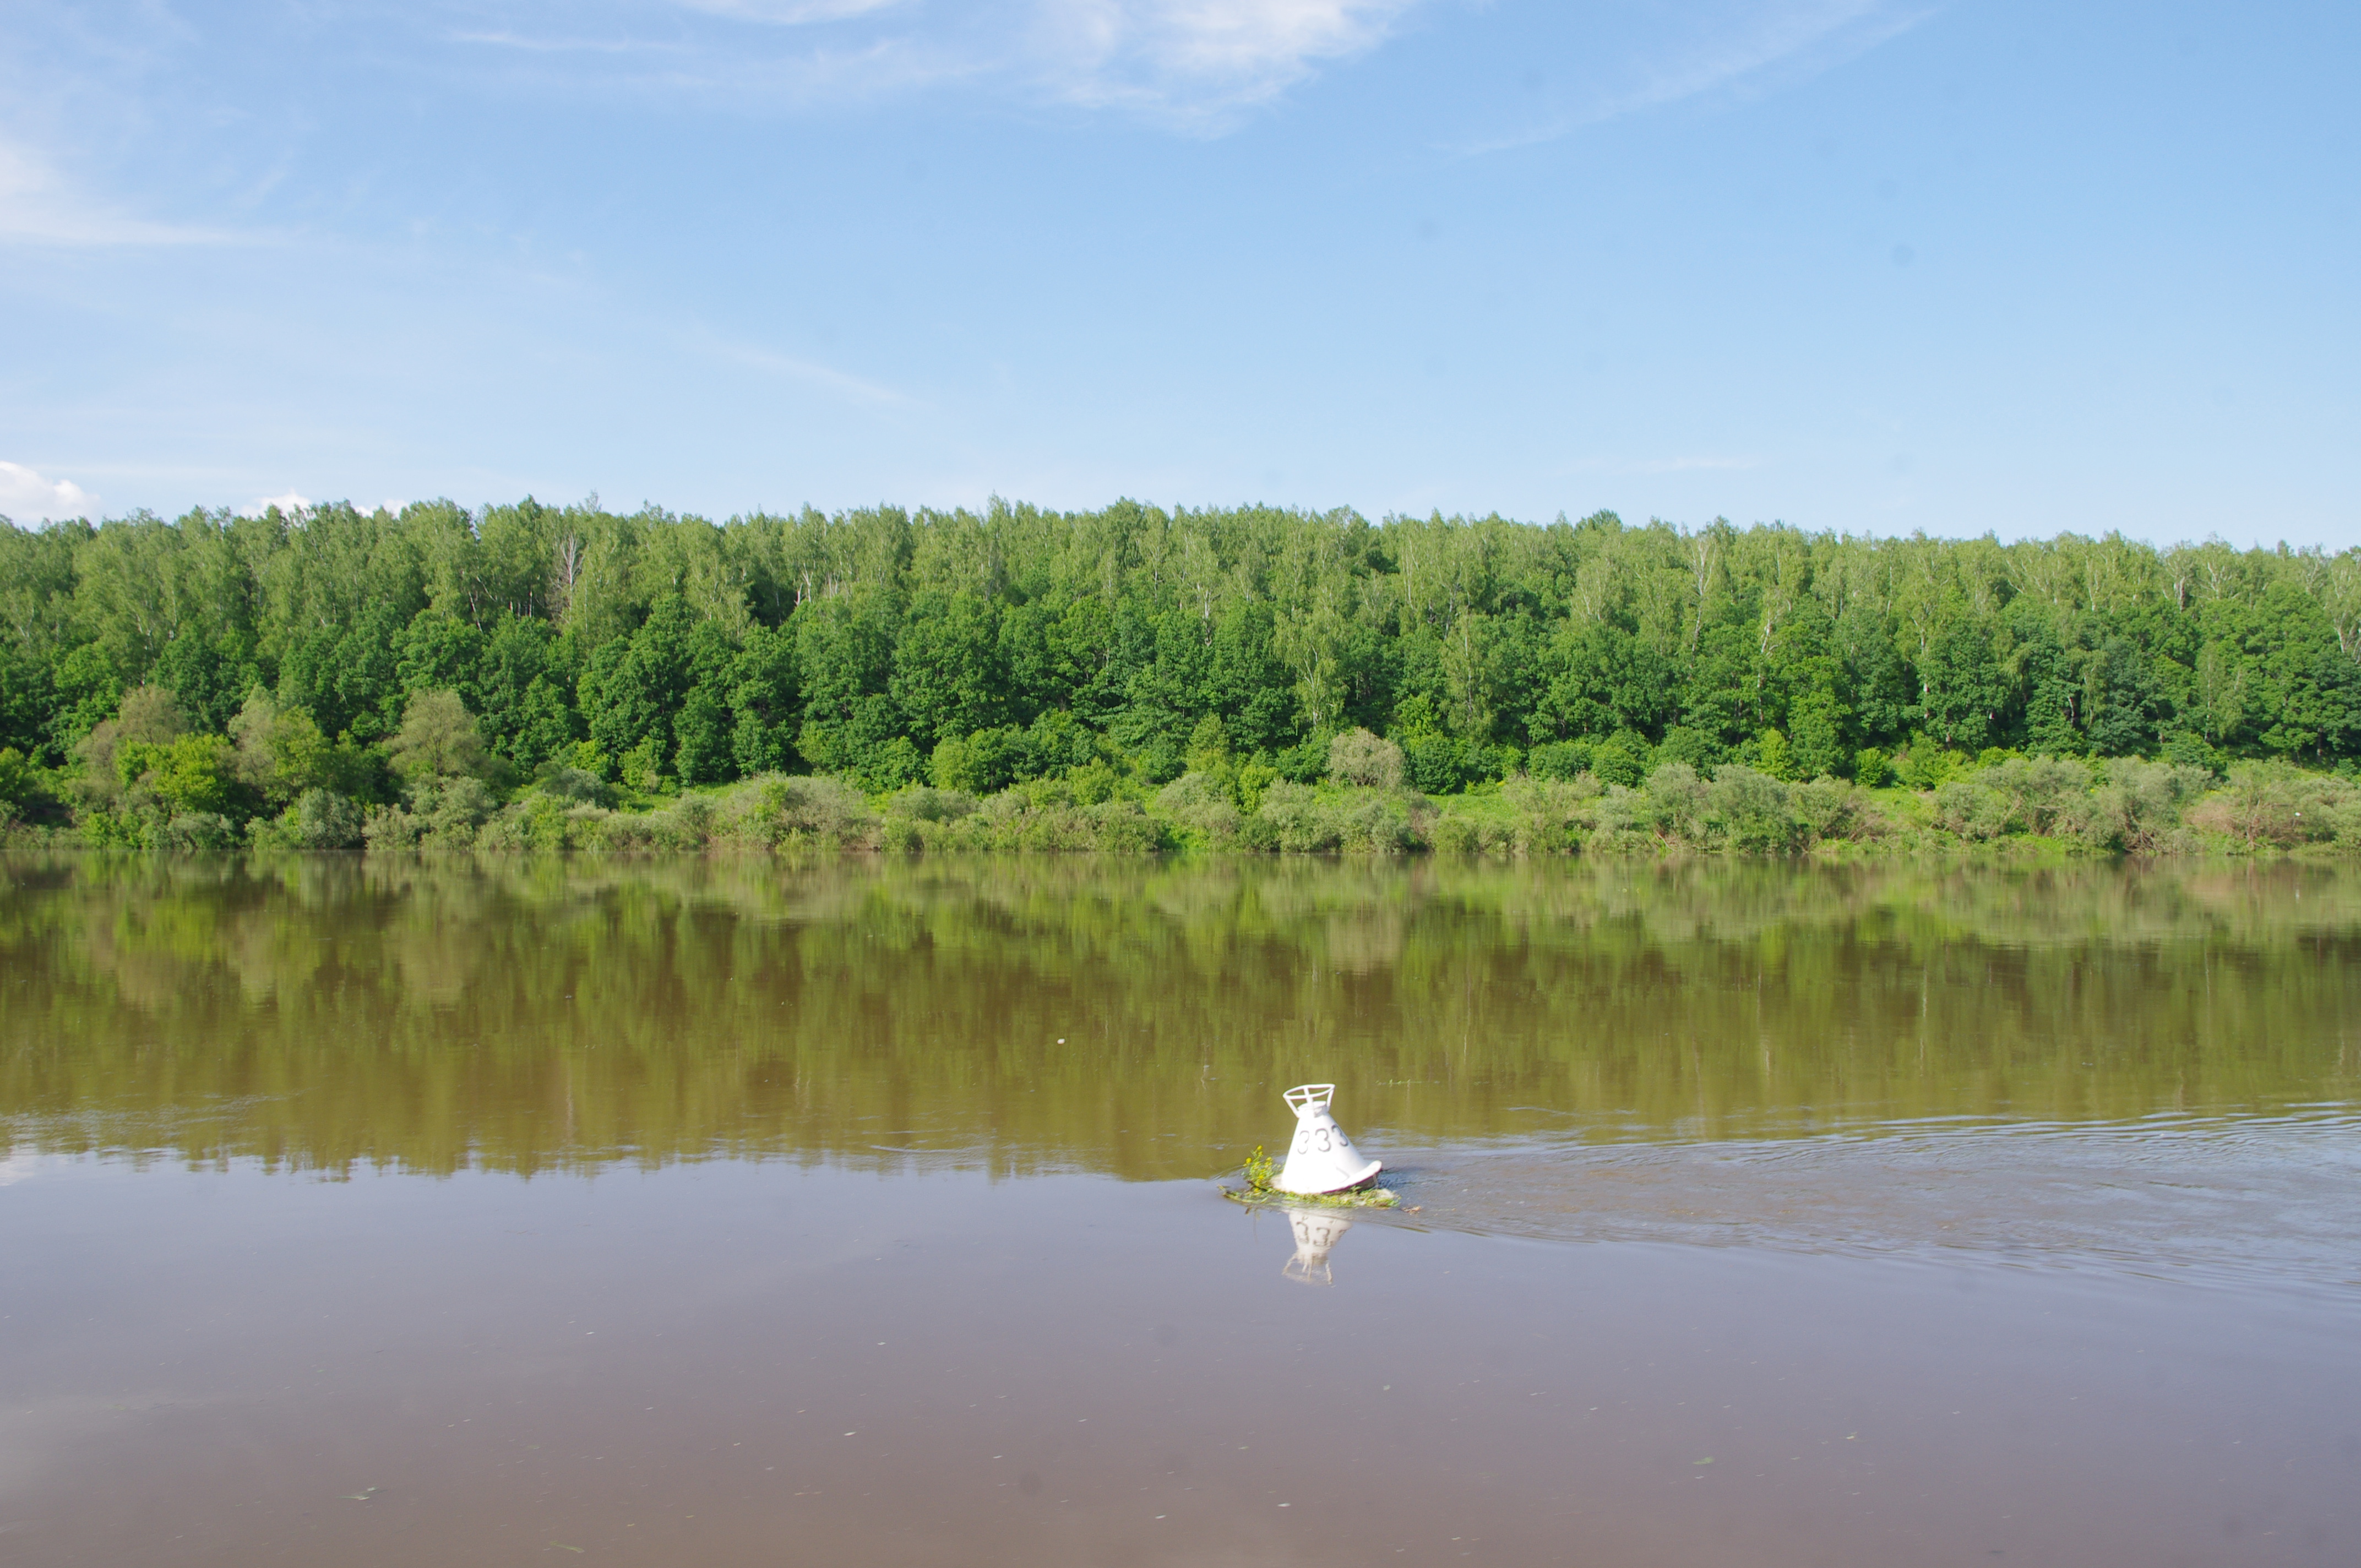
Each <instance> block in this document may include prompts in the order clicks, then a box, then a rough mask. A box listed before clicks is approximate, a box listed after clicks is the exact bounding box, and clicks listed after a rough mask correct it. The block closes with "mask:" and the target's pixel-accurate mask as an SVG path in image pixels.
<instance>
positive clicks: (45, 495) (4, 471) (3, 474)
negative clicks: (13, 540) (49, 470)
mask: <svg viewBox="0 0 2361 1568" xmlns="http://www.w3.org/2000/svg"><path fill="white" fill-rule="evenodd" d="M97 515H98V498H97V497H96V496H93V495H92V494H91V493H90V492H89V491H88V490H85V489H83V488H82V487H81V486H80V485H77V484H75V483H74V482H73V481H72V480H71V479H50V478H46V477H42V476H41V475H39V474H37V473H35V472H34V471H33V470H32V469H30V468H27V467H26V466H24V465H23V464H21V463H0V517H7V518H14V519H15V520H16V521H18V522H46V521H49V520H50V519H52V518H62V517H96V516H97Z"/></svg>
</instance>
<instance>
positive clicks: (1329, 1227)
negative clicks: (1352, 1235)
mask: <svg viewBox="0 0 2361 1568" xmlns="http://www.w3.org/2000/svg"><path fill="white" fill-rule="evenodd" d="M1287 1223H1288V1224H1289V1226H1290V1228H1291V1229H1293V1231H1294V1232H1295V1255H1294V1256H1293V1257H1290V1258H1289V1259H1288V1260H1287V1261H1286V1262H1285V1263H1282V1264H1280V1265H1279V1273H1281V1274H1282V1275H1285V1276H1286V1277H1288V1278H1290V1279H1292V1280H1295V1281H1296V1282H1297V1283H1299V1284H1302V1285H1334V1284H1335V1283H1336V1276H1335V1274H1334V1271H1332V1270H1331V1269H1330V1268H1329V1266H1328V1252H1329V1249H1330V1248H1332V1247H1334V1245H1336V1244H1337V1243H1338V1242H1339V1241H1342V1240H1343V1239H1344V1236H1345V1232H1346V1231H1349V1230H1351V1229H1352V1228H1353V1222H1352V1221H1350V1220H1348V1219H1346V1218H1345V1216H1344V1215H1342V1214H1339V1213H1337V1212H1335V1211H1334V1210H1333V1209H1290V1210H1288V1211H1287Z"/></svg>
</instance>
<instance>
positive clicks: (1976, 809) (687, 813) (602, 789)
mask: <svg viewBox="0 0 2361 1568" xmlns="http://www.w3.org/2000/svg"><path fill="white" fill-rule="evenodd" d="M1371 739H1372V740H1373V738H1371ZM1367 749H1369V750H1373V751H1374V752H1375V757H1376V761H1375V762H1374V764H1370V765H1359V762H1366V759H1359V760H1357V761H1356V758H1355V757H1353V756H1347V755H1343V752H1344V751H1345V750H1347V748H1344V747H1340V765H1339V766H1337V767H1335V768H1334V769H1332V770H1331V777H1329V778H1328V779H1326V780H1324V781H1323V782H1321V783H1319V784H1296V783H1293V782H1291V781H1289V780H1286V779H1281V778H1275V777H1269V776H1267V775H1263V774H1260V773H1257V770H1255V769H1253V768H1252V767H1251V766H1249V767H1246V768H1243V769H1241V768H1231V767H1219V768H1215V769H1212V770H1201V771H1196V772H1191V773H1184V774H1182V775H1181V776H1180V778H1178V779H1176V780H1174V781H1172V782H1170V783H1169V784H1163V785H1161V786H1152V785H1148V784H1139V783H1137V782H1134V781H1128V780H1125V779H1122V778H1119V777H1116V776H1115V775H1112V774H1110V773H1104V772H1103V771H1102V772H1097V773H1093V772H1090V771H1087V770H1076V771H1075V773H1073V774H1071V775H1069V776H1067V777H1064V778H1059V779H1045V780H1037V781H1034V782H1032V783H1028V784H1019V785H1016V786H1014V787H1011V788H1008V789H1005V790H1002V791H999V792H997V793H994V794H990V795H976V794H969V793H966V792H962V791H959V790H948V789H936V788H931V787H927V786H923V785H912V786H908V787H906V788H903V789H901V790H897V791H894V792H891V793H884V794H873V793H865V792H863V791H862V789H860V788H859V787H858V786H857V785H856V784H853V783H851V781H849V780H847V779H843V778H840V777H831V776H786V775H778V774H769V775H763V776H759V777H756V778H752V779H747V780H742V781H740V782H738V783H735V784H728V785H724V786H720V787H718V788H710V789H697V790H688V791H686V792H682V793H678V794H673V795H631V794H629V793H628V792H620V791H617V790H616V789H614V788H613V787H612V786H609V785H606V784H601V783H600V782H599V781H598V780H597V779H595V778H594V777H592V776H590V775H588V774H587V773H580V772H577V771H576V770H572V769H565V768H560V769H556V770H553V771H551V772H549V773H545V774H544V776H543V777H542V778H541V779H539V780H536V781H534V782H533V783H532V784H527V785H525V786H523V787H522V788H518V789H514V790H512V791H508V792H502V791H499V790H496V789H495V788H494V787H493V786H492V785H490V784H487V783H486V782H484V781H483V780H480V779H478V778H474V777H470V776H465V775H462V776H456V777H425V778H421V779H419V780H417V781H415V782H413V783H412V784H411V785H410V787H409V788H408V789H407V790H406V791H405V792H404V794H403V796H402V798H401V800H400V801H399V802H398V803H395V804H391V805H387V806H375V807H369V808H366V809H364V808H363V807H361V806H357V805H356V804H355V803H353V802H352V801H350V800H346V799H344V798H342V797H339V796H336V795H332V794H330V793H328V792H325V791H312V792H307V793H306V794H305V795H302V797H301V798H299V799H298V800H296V801H295V802H293V803H292V804H291V805H290V806H288V807H287V808H286V809H285V810H284V811H283V812H282V813H280V815H279V816H278V817H257V818H255V819H253V820H252V821H251V822H250V823H248V824H247V825H246V826H245V827H244V828H243V829H241V828H238V827H237V826H236V825H234V824H233V823H231V822H230V821H228V820H227V819H225V818H223V817H218V816H209V815H207V814H203V813H181V814H179V815H164V814H162V813H160V812H157V811H155V810H153V809H150V810H149V812H148V816H147V817H145V818H142V817H137V816H127V815H126V814H125V813H122V812H116V813H112V814H92V816H91V817H87V818H85V819H83V820H82V821H75V820H72V819H71V818H66V819H53V820H51V821H49V822H48V823H46V824H44V823H38V822H28V821H26V820H23V819H18V820H16V821H15V822H13V823H12V824H9V825H8V826H7V827H6V828H5V836H6V837H7V839H9V840H10V841H12V842H15V843H17V844H48V845H55V846H67V845H88V846H93V847H121V848H137V849H148V850H229V849H237V848H247V847H251V848H283V849H367V850H370V851H372V852H376V853H393V852H401V851H443V850H605V851H620V852H635V851H636V852H675V853H677V852H691V853H703V852H721V851H751V852H765V853H767V852H774V851H779V850H793V849H796V848H813V849H832V850H884V851H901V852H912V851H920V852H938V853H939V852H956V851H1005V850H1031V851H1044V850H1046V851H1093V852H1100V853H1117V854H1154V853H1161V852H1171V851H1182V852H1186V851H1198V852H1211V853H1246V854H1322V853H1344V854H1366V855H1402V854H1413V853H1421V852H1427V851H1437V852H1444V853H1460V854H1497V855H1519V856H1524V855H1558V854H1569V853H1576V852H1585V853H1594V854H1597V853H1609V854H1663V853H1681V854H1695V853H1706V854H1713V853H1743V854H1789V855H1793V854H1817V855H1821V856H1825V857H1834V858H1845V857H1857V856H1876V855H1886V854H1897V853H1901V854H1917V853H1928V852H1937V853H1943V852H1954V853H1955V852H1963V851H1964V852H1976V853H1985V854H1994V853H1996V854H2000V855H2004V856H2008V857H2031V858H2044V857H2058V858H2062V857H2068V856H2076V855H2109V854H2177V853H2198V852H2213V853H2225V852H2226V853H2238V854H2257V853H2279V852H2288V851H2305V850H2309V851H2312V852H2327V853H2339V852H2351V851H2354V850H2361V785H2356V783H2355V782H2354V781H2353V780H2350V779H2347V778H2345V777H2342V776H2339V775H2334V774H2323V773H2305V772H2301V771H2300V770H2296V769H2293V768H2290V767H2287V766H2285V765H2283V764H2274V763H2249V764H2242V765H2239V766H2235V767H2233V768H2231V769H2230V770H2229V771H2228V772H2227V773H2212V772H2209V771H2207V770H2204V769H2202V768H2195V767H2190V766H2186V765H2181V764H2175V763H2166V762H2150V761H2147V760H2144V759H2140V758H2116V759H2111V760H2105V761H2096V762H2085V761H2081V760H2076V759H2068V758H2038V757H2037V758H2026V757H2017V756H1999V757H1993V758H1989V759H1987V760H1985V761H1983V762H1979V763H1978V764H1976V765H1972V766H1968V767H1964V768H1961V769H1960V771H1958V772H1957V773H1955V774H1954V775H1953V776H1950V777H1948V778H1946V779H1944V780H1943V781H1942V782H1941V783H1940V784H1937V785H1935V786H1934V787H1932V788H1927V789H1913V788H1908V787H1905V786H1901V785H1894V786H1890V787H1885V788H1878V789H1866V788H1862V787H1860V786H1858V785H1856V784H1851V783H1849V782H1847V781H1843V780H1839V779H1832V778H1821V779H1815V780H1809V781H1788V780H1782V779H1778V778H1774V777H1773V776H1771V775H1770V774H1768V773H1762V772H1760V771H1758V770H1756V769H1753V768H1749V767H1745V766H1741V765H1740V764H1736V763H1726V764H1724V765H1723V766H1721V767H1719V768H1717V769H1714V770H1712V771H1711V772H1710V773H1708V772H1705V771H1700V770H1698V769H1696V768H1693V767H1690V766H1688V765H1687V764H1686V763H1681V762H1667V763H1664V764H1663V765H1661V766H1659V767H1658V768H1656V769H1655V771H1654V772H1653V773H1649V774H1648V775H1646V776H1645V777H1644V778H1642V780H1640V781H1639V782H1638V783H1637V784H1634V785H1628V786H1627V785H1623V784H1609V783H1605V782H1603V781H1601V780H1600V779H1599V778H1598V777H1597V776H1596V775H1595V774H1592V773H1581V774H1578V775H1577V776H1576V777H1574V778H1571V779H1544V778H1534V777H1531V776H1528V775H1520V776H1516V777H1512V778H1510V779H1508V780H1506V781H1504V782H1501V783H1499V784H1493V785H1489V786H1487V787H1482V788H1478V789H1476V790H1472V791H1469V792H1467V793H1466V794H1461V795H1444V796H1428V795H1422V794H1421V793H1419V792H1418V791H1416V790H1414V789H1411V788H1408V787H1406V786H1405V785H1403V784H1401V783H1400V775H1399V773H1393V772H1391V770H1390V769H1389V765H1388V764H1389V762H1390V761H1391V759H1389V757H1388V756H1387V755H1386V747H1385V743H1383V742H1374V745H1373V746H1372V747H1370V748H1367ZM1389 774H1390V776H1389ZM1356 775H1357V776H1356Z"/></svg>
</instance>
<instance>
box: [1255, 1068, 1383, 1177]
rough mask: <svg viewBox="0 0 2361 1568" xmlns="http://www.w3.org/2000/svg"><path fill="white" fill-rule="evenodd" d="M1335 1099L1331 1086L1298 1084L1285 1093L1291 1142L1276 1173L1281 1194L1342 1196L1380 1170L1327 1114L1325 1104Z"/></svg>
mask: <svg viewBox="0 0 2361 1568" xmlns="http://www.w3.org/2000/svg"><path fill="white" fill-rule="evenodd" d="M1335 1095H1336V1086H1335V1085H1334V1084H1333V1083H1303V1084H1298V1085H1297V1086H1296V1087H1295V1088H1293V1089H1290V1090H1289V1091H1287V1094H1286V1097H1285V1098H1286V1100H1287V1102H1288V1104H1289V1105H1290V1106H1291V1107H1292V1108H1293V1109H1294V1111H1295V1142H1293V1143H1292V1144H1290V1145H1289V1146H1288V1149H1287V1165H1286V1167H1285V1168H1283V1169H1281V1170H1280V1171H1279V1181H1278V1184H1277V1185H1278V1187H1279V1190H1280V1191H1281V1192H1301V1193H1306V1194H1312V1193H1320V1192H1342V1191H1344V1190H1345V1189H1346V1188H1348V1187H1358V1186H1359V1185H1361V1183H1363V1182H1364V1181H1367V1180H1368V1179H1369V1178H1371V1177H1373V1176H1375V1175H1377V1173H1378V1171H1379V1170H1380V1169H1382V1168H1383V1167H1381V1166H1380V1165H1379V1164H1378V1162H1377V1161H1376V1160H1373V1159H1363V1158H1362V1157H1361V1151H1360V1150H1358V1149H1356V1148H1355V1147H1354V1146H1353V1140H1352V1139H1350V1138H1348V1137H1346V1136H1345V1129H1344V1128H1342V1127H1340V1126H1338V1125H1337V1124H1336V1118H1335V1117H1334V1116H1332V1115H1330V1114H1329V1113H1328V1102H1329V1101H1331V1100H1333V1099H1334V1098H1335Z"/></svg>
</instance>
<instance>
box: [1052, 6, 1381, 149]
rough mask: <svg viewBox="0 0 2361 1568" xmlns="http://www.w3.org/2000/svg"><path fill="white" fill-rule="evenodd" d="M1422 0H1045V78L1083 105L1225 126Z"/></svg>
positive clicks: (1344, 54)
mask: <svg viewBox="0 0 2361 1568" xmlns="http://www.w3.org/2000/svg"><path fill="white" fill-rule="evenodd" d="M1415 3H1416V0H1042V3H1041V4H1040V5H1039V8H1038V21H1037V24H1036V27H1035V29H1034V36H1035V37H1036V38H1037V39H1038V40H1039V44H1040V48H1039V54H1040V57H1041V60H1040V69H1039V76H1038V80H1039V81H1040V82H1041V83H1042V85H1043V86H1044V87H1046V88H1047V89H1048V90H1049V91H1050V92H1051V93H1055V94H1057V95H1059V96H1061V97H1064V98H1067V99H1069V100H1071V101H1072V102H1074V103H1078V104H1087V105H1092V106H1102V105H1104V106H1116V107H1126V108H1132V109H1138V110H1144V111H1148V112H1149V113H1153V114H1158V115H1165V116H1168V117H1177V118H1180V119H1183V120H1208V119H1209V120H1212V121H1214V122H1220V121H1223V120H1224V119H1226V118H1227V116H1228V115H1231V114H1233V113H1235V111H1236V110H1237V109H1240V108H1243V107H1245V106H1246V105H1248V104H1256V103H1260V102H1262V101H1264V100H1266V99H1268V98H1270V97H1272V96H1273V95H1275V94H1277V93H1279V92H1281V91H1282V90H1284V89H1285V88H1287V87H1288V86H1290V85H1291V84H1293V83H1294V82H1300V81H1301V80H1302V79H1303V78H1304V77H1306V76H1309V75H1310V74H1312V71H1314V70H1316V69H1317V68H1318V67H1319V66H1320V65H1321V64H1322V63H1323V62H1325V61H1329V60H1343V59H1345V58H1348V57H1350V56H1353V55H1356V54H1361V53H1364V52H1366V51H1367V50H1369V49H1374V48H1376V47H1377V46H1378V44H1380V43H1382V42H1384V41H1385V39H1386V38H1387V37H1388V36H1389V34H1390V33H1391V32H1392V30H1393V28H1394V26H1395V24H1396V23H1397V22H1398V21H1399V20H1400V18H1401V16H1402V15H1403V14H1404V13H1405V12H1407V11H1408V10H1409V9H1410V8H1411V5H1413V4H1415Z"/></svg>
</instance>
